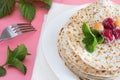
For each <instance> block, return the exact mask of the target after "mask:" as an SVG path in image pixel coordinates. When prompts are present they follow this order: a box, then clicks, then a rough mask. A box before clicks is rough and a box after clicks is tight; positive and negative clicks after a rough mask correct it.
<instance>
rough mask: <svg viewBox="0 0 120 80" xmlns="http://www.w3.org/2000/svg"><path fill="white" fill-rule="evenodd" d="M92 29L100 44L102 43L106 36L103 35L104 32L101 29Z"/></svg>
mask: <svg viewBox="0 0 120 80" xmlns="http://www.w3.org/2000/svg"><path fill="white" fill-rule="evenodd" d="M91 31H92V33H93V34H94V35H95V37H96V39H97V43H98V44H101V43H103V42H104V37H103V36H102V34H101V33H100V32H99V31H97V30H95V29H91Z"/></svg>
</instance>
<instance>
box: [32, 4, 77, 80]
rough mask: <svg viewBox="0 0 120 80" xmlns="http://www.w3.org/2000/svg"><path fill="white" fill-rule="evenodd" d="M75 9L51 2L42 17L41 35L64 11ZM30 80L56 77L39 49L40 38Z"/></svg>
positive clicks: (50, 79) (54, 78)
mask: <svg viewBox="0 0 120 80" xmlns="http://www.w3.org/2000/svg"><path fill="white" fill-rule="evenodd" d="M74 7H77V6H76V5H66V4H61V3H55V2H53V4H52V7H51V9H50V10H49V12H48V14H46V15H45V17H44V22H43V26H42V30H41V35H42V33H43V32H44V29H45V26H46V25H47V24H48V23H49V22H50V21H51V20H52V19H54V18H55V17H56V16H58V15H60V14H61V13H63V12H64V11H66V10H69V9H72V8H74ZM31 80H57V77H56V76H55V75H54V73H53V72H52V71H51V70H50V68H49V65H48V64H47V62H46V61H45V59H44V57H43V52H42V49H41V38H40V39H39V44H38V49H37V55H36V60H35V65H34V69H33V75H32V79H31Z"/></svg>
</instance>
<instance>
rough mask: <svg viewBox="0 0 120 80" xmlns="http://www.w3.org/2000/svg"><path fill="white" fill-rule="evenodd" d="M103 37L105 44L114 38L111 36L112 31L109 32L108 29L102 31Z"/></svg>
mask: <svg viewBox="0 0 120 80" xmlns="http://www.w3.org/2000/svg"><path fill="white" fill-rule="evenodd" d="M103 36H104V38H105V42H107V43H109V42H111V41H113V40H115V37H114V35H113V33H112V30H110V29H106V30H104V32H103Z"/></svg>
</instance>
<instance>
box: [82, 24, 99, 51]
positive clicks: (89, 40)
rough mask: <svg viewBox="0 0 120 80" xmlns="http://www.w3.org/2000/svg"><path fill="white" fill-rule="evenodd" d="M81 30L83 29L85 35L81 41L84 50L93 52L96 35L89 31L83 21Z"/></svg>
mask: <svg viewBox="0 0 120 80" xmlns="http://www.w3.org/2000/svg"><path fill="white" fill-rule="evenodd" d="M82 31H83V34H84V36H85V37H84V38H83V40H82V42H83V43H84V44H85V48H86V50H87V51H88V52H90V53H92V52H94V51H95V49H96V45H97V39H96V37H95V36H94V34H93V33H92V32H91V30H90V29H89V27H88V25H87V24H86V23H83V25H82Z"/></svg>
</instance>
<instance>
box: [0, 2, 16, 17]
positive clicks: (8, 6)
mask: <svg viewBox="0 0 120 80" xmlns="http://www.w3.org/2000/svg"><path fill="white" fill-rule="evenodd" d="M14 6H15V0H0V18H3V17H5V16H6V15H8V14H10V13H11V12H12V10H13V8H14Z"/></svg>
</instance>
